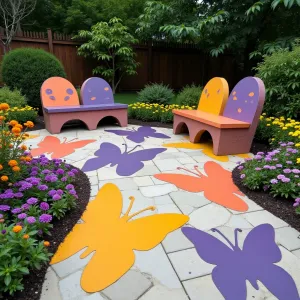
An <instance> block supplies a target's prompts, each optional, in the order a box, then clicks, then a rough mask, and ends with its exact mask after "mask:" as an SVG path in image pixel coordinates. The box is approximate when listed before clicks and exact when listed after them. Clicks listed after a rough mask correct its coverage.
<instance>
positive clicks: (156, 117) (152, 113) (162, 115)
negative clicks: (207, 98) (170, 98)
mask: <svg viewBox="0 0 300 300" xmlns="http://www.w3.org/2000/svg"><path fill="white" fill-rule="evenodd" d="M178 108H182V109H190V110H191V109H193V108H192V107H190V106H181V107H179V105H178V104H172V105H163V104H160V105H159V104H157V103H153V104H149V103H142V102H137V103H134V104H129V105H128V117H129V118H130V119H137V120H141V121H144V122H150V121H153V122H162V123H171V122H172V121H173V113H172V110H173V109H178Z"/></svg>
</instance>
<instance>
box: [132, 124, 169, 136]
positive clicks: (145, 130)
mask: <svg viewBox="0 0 300 300" xmlns="http://www.w3.org/2000/svg"><path fill="white" fill-rule="evenodd" d="M137 132H138V133H140V134H141V135H143V136H145V137H153V138H158V139H170V137H169V136H168V135H165V134H163V133H159V132H156V130H155V129H153V128H152V127H149V126H142V127H140V128H139V129H138V130H137Z"/></svg>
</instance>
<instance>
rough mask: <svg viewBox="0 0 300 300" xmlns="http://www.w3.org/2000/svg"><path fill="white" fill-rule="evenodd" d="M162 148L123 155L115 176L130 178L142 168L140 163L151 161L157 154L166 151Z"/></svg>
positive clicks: (142, 165)
mask: <svg viewBox="0 0 300 300" xmlns="http://www.w3.org/2000/svg"><path fill="white" fill-rule="evenodd" d="M166 150H167V149H164V148H153V149H144V150H139V151H135V152H132V153H129V154H128V153H123V154H122V156H121V157H120V158H119V161H118V167H117V174H118V175H120V176H131V175H133V174H134V173H136V172H137V171H139V170H141V169H142V168H143V167H144V164H143V163H142V161H148V160H152V159H153V158H155V157H156V155H158V154H159V153H162V152H164V151H166Z"/></svg>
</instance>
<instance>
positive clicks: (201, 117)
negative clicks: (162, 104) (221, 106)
mask: <svg viewBox="0 0 300 300" xmlns="http://www.w3.org/2000/svg"><path fill="white" fill-rule="evenodd" d="M173 114H175V115H179V116H182V117H185V118H188V119H191V120H194V121H198V122H202V123H204V124H207V125H210V126H213V127H216V128H220V129H230V128H249V127H250V125H251V124H250V123H246V122H242V121H238V120H234V119H230V118H227V117H223V116H218V115H214V114H210V113H206V112H203V111H200V110H178V109H174V110H173Z"/></svg>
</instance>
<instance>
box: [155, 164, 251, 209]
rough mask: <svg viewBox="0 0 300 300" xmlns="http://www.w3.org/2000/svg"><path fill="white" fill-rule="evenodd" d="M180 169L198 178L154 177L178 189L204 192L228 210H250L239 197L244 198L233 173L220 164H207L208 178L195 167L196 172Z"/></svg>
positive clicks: (174, 175) (180, 176)
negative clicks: (233, 179)
mask: <svg viewBox="0 0 300 300" xmlns="http://www.w3.org/2000/svg"><path fill="white" fill-rule="evenodd" d="M178 169H179V170H184V171H187V172H189V173H191V174H193V175H196V177H195V176H189V175H183V174H156V175H154V177H155V178H157V179H159V180H162V181H166V182H169V183H172V184H175V185H176V186H177V187H178V188H180V189H183V190H186V191H188V192H193V193H198V192H203V191H204V196H205V197H206V198H207V199H208V200H210V201H212V202H215V203H217V204H220V205H223V206H225V207H227V208H230V209H233V210H236V211H247V210H248V205H247V203H246V202H245V201H243V200H242V199H241V198H240V197H238V196H237V195H240V196H243V193H242V192H241V191H239V189H238V188H237V186H236V185H235V184H234V183H233V181H232V177H231V172H229V171H227V170H225V169H223V168H222V166H220V165H219V164H218V163H215V162H212V161H209V162H207V163H205V165H204V171H205V173H206V174H207V176H205V175H203V174H202V173H201V172H200V170H199V168H198V166H195V167H194V170H195V171H190V170H188V169H185V168H178ZM236 194H237V195H236Z"/></svg>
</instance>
